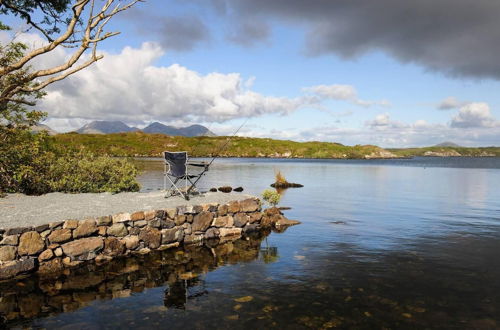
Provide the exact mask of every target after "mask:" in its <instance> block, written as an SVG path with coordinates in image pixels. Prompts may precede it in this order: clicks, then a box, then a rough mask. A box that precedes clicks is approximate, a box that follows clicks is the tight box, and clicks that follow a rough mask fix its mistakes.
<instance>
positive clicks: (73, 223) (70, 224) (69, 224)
mask: <svg viewBox="0 0 500 330" xmlns="http://www.w3.org/2000/svg"><path fill="white" fill-rule="evenodd" d="M76 227H78V220H66V221H64V225H63V228H64V229H75V228H76Z"/></svg>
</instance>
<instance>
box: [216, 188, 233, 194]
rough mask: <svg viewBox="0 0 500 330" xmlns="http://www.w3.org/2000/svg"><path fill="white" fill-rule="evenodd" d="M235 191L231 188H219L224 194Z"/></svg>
mask: <svg viewBox="0 0 500 330" xmlns="http://www.w3.org/2000/svg"><path fill="white" fill-rule="evenodd" d="M232 190H233V188H231V187H230V186H222V187H219V191H220V192H223V193H230V192H231V191H232Z"/></svg>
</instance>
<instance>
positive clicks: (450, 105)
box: [437, 96, 465, 110]
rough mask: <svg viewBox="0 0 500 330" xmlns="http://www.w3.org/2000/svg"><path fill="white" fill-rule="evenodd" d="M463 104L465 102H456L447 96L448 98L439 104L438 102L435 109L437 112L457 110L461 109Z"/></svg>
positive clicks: (455, 99) (452, 97)
mask: <svg viewBox="0 0 500 330" xmlns="http://www.w3.org/2000/svg"><path fill="white" fill-rule="evenodd" d="M464 104H465V102H462V101H459V100H457V98H456V97H454V96H449V97H447V98H445V99H444V100H442V101H441V102H439V104H438V106H437V108H438V109H439V110H451V109H458V108H459V107H461V106H462V105H464Z"/></svg>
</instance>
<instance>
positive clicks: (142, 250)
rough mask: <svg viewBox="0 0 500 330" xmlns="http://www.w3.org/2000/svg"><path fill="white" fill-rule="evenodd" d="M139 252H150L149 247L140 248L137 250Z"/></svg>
mask: <svg viewBox="0 0 500 330" xmlns="http://www.w3.org/2000/svg"><path fill="white" fill-rule="evenodd" d="M138 252H139V253H140V254H148V253H149V252H151V249H148V248H142V249H140V250H139V251H138Z"/></svg>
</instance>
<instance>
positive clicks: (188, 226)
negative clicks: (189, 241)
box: [182, 223, 193, 235]
mask: <svg viewBox="0 0 500 330" xmlns="http://www.w3.org/2000/svg"><path fill="white" fill-rule="evenodd" d="M182 228H183V229H184V234H186V235H189V234H191V233H192V232H193V230H192V226H191V224H190V223H185V224H183V225H182Z"/></svg>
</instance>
